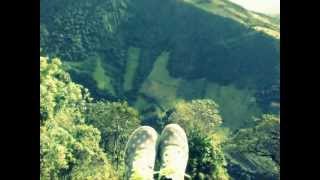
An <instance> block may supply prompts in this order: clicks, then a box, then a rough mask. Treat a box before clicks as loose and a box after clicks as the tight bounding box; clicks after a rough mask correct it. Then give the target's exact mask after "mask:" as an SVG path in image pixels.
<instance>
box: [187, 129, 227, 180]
mask: <svg viewBox="0 0 320 180" xmlns="http://www.w3.org/2000/svg"><path fill="white" fill-rule="evenodd" d="M219 140H220V141H221V137H218V138H217V136H216V137H215V138H214V137H213V136H212V137H209V136H202V135H201V133H198V132H192V133H191V134H190V135H189V136H188V141H189V147H190V152H189V162H188V167H187V171H188V173H189V174H190V175H191V176H192V178H193V179H215V180H229V175H228V173H227V170H226V165H227V162H226V160H225V158H224V152H223V151H222V148H221V144H220V143H221V142H219Z"/></svg>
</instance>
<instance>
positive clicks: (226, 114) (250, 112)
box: [205, 83, 261, 129]
mask: <svg viewBox="0 0 320 180" xmlns="http://www.w3.org/2000/svg"><path fill="white" fill-rule="evenodd" d="M205 97H207V98H211V99H213V100H215V101H216V102H217V103H218V104H219V106H220V112H221V116H222V118H223V120H224V125H225V126H226V127H229V128H231V129H236V128H239V127H241V126H242V125H243V123H244V122H246V121H248V120H250V119H252V117H254V116H258V115H259V114H260V113H261V110H260V109H259V107H258V106H257V104H256V103H255V101H254V100H255V99H254V96H253V92H251V91H249V90H240V89H237V88H235V87H234V86H232V85H230V86H219V85H217V84H214V83H208V84H207V86H206V89H205Z"/></svg>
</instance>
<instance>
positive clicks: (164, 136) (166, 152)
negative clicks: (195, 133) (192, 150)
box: [158, 124, 189, 180]
mask: <svg viewBox="0 0 320 180" xmlns="http://www.w3.org/2000/svg"><path fill="white" fill-rule="evenodd" d="M158 147H159V152H160V157H161V167H160V171H159V179H161V178H165V179H172V180H183V179H184V176H185V171H186V168H187V163H188V156H189V147H188V140H187V136H186V133H185V131H184V130H183V129H182V128H181V127H180V126H179V125H178V124H169V125H167V126H166V127H165V128H164V129H163V131H162V133H161V135H160V138H159V146H158Z"/></svg>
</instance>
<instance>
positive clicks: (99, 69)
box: [92, 58, 115, 94]
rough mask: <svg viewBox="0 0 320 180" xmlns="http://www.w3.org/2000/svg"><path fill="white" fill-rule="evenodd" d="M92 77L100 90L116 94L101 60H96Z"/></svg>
mask: <svg viewBox="0 0 320 180" xmlns="http://www.w3.org/2000/svg"><path fill="white" fill-rule="evenodd" d="M92 77H93V79H94V80H95V81H96V83H97V87H98V88H99V89H101V90H108V91H109V92H110V93H111V94H115V90H114V88H113V86H112V84H111V78H110V77H109V76H107V75H106V72H105V70H104V68H103V66H102V64H101V59H100V58H97V59H96V66H95V69H94V71H93V73H92Z"/></svg>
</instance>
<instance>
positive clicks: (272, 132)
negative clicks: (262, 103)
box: [224, 114, 280, 179]
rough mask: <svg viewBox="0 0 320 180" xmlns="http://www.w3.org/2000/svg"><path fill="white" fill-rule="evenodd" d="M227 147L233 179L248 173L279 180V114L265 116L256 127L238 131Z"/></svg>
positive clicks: (253, 176)
mask: <svg viewBox="0 0 320 180" xmlns="http://www.w3.org/2000/svg"><path fill="white" fill-rule="evenodd" d="M224 149H225V152H227V154H228V161H229V163H228V164H230V171H229V174H230V175H232V176H233V177H234V178H236V179H239V178H240V179H241V178H242V177H243V174H247V175H249V176H251V177H252V178H254V179H279V175H280V118H279V116H278V115H270V114H267V115H263V116H262V117H261V118H259V119H257V120H256V123H255V125H254V126H253V127H249V128H245V129H240V130H239V131H238V132H237V133H235V134H234V135H233V137H232V138H230V139H229V140H228V142H226V143H225V144H224ZM240 172H242V174H241V173H240Z"/></svg>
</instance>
